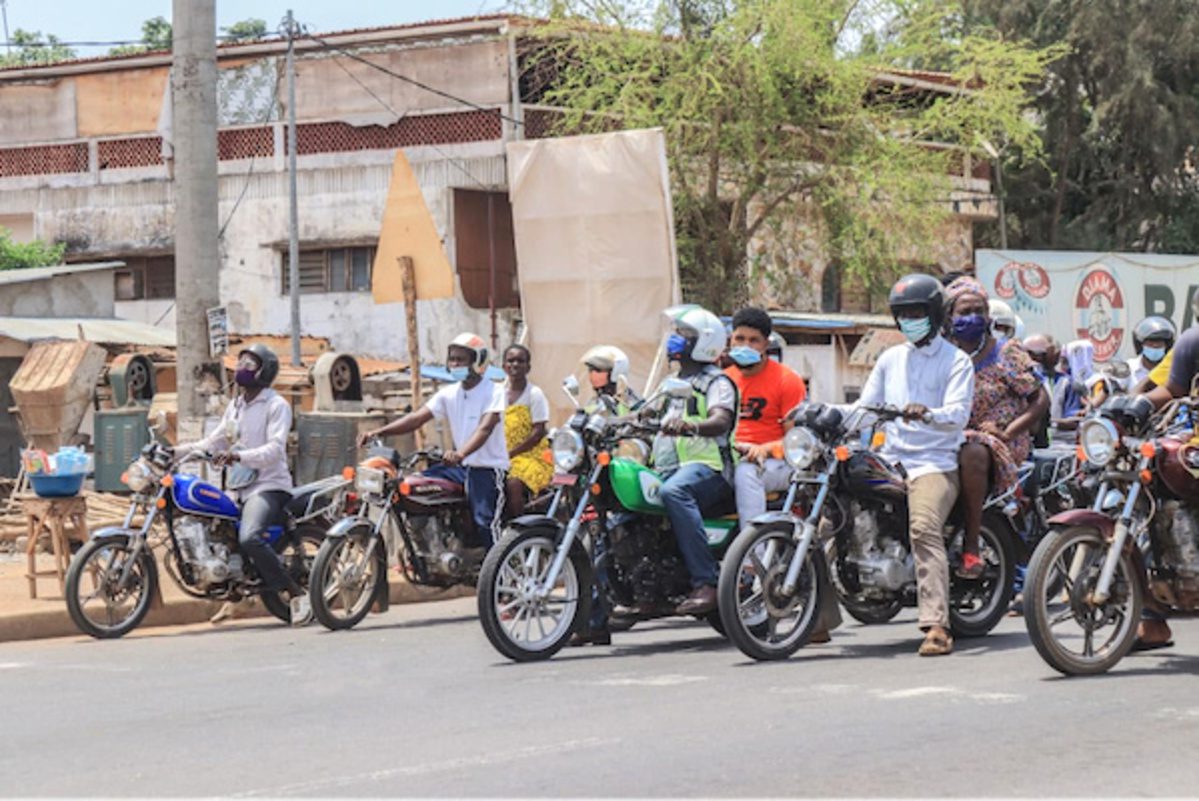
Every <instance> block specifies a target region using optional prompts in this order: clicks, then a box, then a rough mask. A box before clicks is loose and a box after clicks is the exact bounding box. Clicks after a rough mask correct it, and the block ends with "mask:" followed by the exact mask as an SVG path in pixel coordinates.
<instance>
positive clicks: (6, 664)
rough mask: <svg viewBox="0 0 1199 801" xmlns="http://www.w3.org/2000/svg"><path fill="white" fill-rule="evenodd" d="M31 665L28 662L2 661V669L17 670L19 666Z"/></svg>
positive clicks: (0, 668) (0, 665)
mask: <svg viewBox="0 0 1199 801" xmlns="http://www.w3.org/2000/svg"><path fill="white" fill-rule="evenodd" d="M23 667H29V663H28V662H0V670H16V669H17V668H23Z"/></svg>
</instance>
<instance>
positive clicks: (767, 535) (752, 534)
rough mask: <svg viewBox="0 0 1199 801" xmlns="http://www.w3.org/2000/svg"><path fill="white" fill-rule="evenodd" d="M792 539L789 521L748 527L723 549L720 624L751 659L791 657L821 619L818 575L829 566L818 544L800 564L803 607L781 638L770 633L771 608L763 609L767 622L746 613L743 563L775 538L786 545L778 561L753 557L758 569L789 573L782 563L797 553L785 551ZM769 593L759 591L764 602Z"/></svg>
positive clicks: (719, 587) (798, 590)
mask: <svg viewBox="0 0 1199 801" xmlns="http://www.w3.org/2000/svg"><path fill="white" fill-rule="evenodd" d="M791 537H792V526H791V525H790V524H789V523H787V524H773V525H767V526H763V527H761V528H759V527H757V526H754V525H750V526H749V527H748V528H746V529H745V530H743V531H742V532H741V533H740V534H738V535H737V538H736V539H735V540H733V544H732V545H730V546H729V549H728V552H727V553H725V555H724V559H722V560H721V563H720V582H719V584H718V585H717V588H716V599H717V601H716V603H717V609H718V610H719V613H720V619H721V623H722V624H723V626H724V633H725V636H727V637H728V638H729V639H730V640H731V641H732V643H733V644H734V645H736V646H737V648H738V650H740V651H741V653H743V654H745V655H746V656H748V657H750V658H752V659H757V660H759V661H772V660H776V659H786V658H787V657H789V656H791V655H792V654H794V653H795V652H796V651H798V650H799V649H800V648H802V647H803V646H804V645H806V644H807V642H808V638H809V637H811V636H812V632H813V631H814V630H815V629H816V624H817V622H818V621H819V618H820V604H821V598H820V581H819V576H820V573H819V572H818V571H821V570H827V569H828V568H827V567H826V566H825V561H824V552H823V551H822V550H821V549H820V547H819V546H818V545H816V544H815V543H814V544H813V546H812V547H811V548H810V549H809V550H808V554H807V558H806V559H805V560H804V564H803V565H802V566H801V567H800V572H799V583H798V586H797V589H796V595H797V596H800V597H799V601H800V603H802V604H803V611H802V612H801V615H800V617H799V619H798V620H797V621H796V624H795V626H794V627H793V628H792V629H791V631H789V632H788V633H787V634H786V636H784V637H783V638H782V639H781V640H780V641H777V642H774V641H772V639H773V638H774V636H775V632H774V631H772V618H771V617H770V612H769V609H767V610H766V611H765V617H766V620H765V621H764V622H757V618H756V616H754V617H753V620H754V621H755V622H747V621H746V620H745V619H743V617H742V609H741V607H742V605H743V603H742V597H741V596H742V595H743V593H744V592H745V591H746V590H747V586H746V584H745V582H744V581H743V580H742V569H741V567H742V563H743V562H745V560H746V559H747V558H749V557H750V555H751V553H752V552H753V551H754V550H755V549H756V548H759V547H761V546H764V545H765V544H766V542H767V540H776V541H777V542H779V543H782V544H784V550H783V551H781V552H780V558H779V560H778V561H777V562H776V563H774V564H773V565H769V566H768V565H760V562H759V559H758V557H754V561H755V563H757V564H755V566H754V567H755V571H758V570H760V567H765V568H766V570H767V572H768V574H776V570H779V569H784V572H785V568H784V565H785V563H786V562H788V561H789V557H787V554H788V553H792V552H793V550H791V551H788V550H786V547H787V546H788V545H793V540H792V539H791ZM759 565H760V567H759ZM775 578H776V579H777V578H778V576H777V575H775ZM751 589H752V588H751ZM765 593H766V590H764V589H763V590H760V591H759V592H758V593H755V594H760V595H762V596H763V601H762V603H763V604H767V603H768V602H767V600H766V598H765ZM751 597H752V595H751ZM788 603H790V601H788Z"/></svg>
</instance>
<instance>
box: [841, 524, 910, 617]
mask: <svg viewBox="0 0 1199 801" xmlns="http://www.w3.org/2000/svg"><path fill="white" fill-rule="evenodd" d="M836 559H837V545H836V542H835V541H834V540H831V539H830V540H829V541H828V542H827V543H826V544H825V549H824V560H825V562H826V563H827V562H833V563H835V562H836ZM831 575H832V579H833V587H834V589H835V590H836V593H837V600H838V601H840V603H841V606H843V607H845V611H846V612H848V613H849V616H850V617H852V618H853V619H854V620H856V621H858V622H859V623H861V624H863V625H866V626H875V625H878V624H881V623H889V622H890V621H891V620H892V619H894V617H895V616H896V615H898V614H899V613H900V612H901V611H903V599H902V598H895V597H891V598H867V597H866V596H864V595H860V594H855V593H851V592H850V591H849V590H847V589H845V585H844V584H842V583H841V576H839V575H838V574H837V571H836V570H833V571H832V572H831Z"/></svg>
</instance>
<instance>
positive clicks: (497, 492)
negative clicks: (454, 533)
mask: <svg viewBox="0 0 1199 801" xmlns="http://www.w3.org/2000/svg"><path fill="white" fill-rule="evenodd" d="M424 474H425V475H426V476H433V477H434V478H443V479H445V480H446V481H453V482H454V483H455V484H461V485H462V486H464V487H466V500H467V501H468V502H469V503H470V515H471V518H473V520H474V522H475V541H474V542H471V543H470V544H471V545H483V546H486V547H488V548H490V547H491V546H492V545H493V544H495V541H496V540H497V539H499V532H500V514H501V512H503V509H504V471H503V470H497V469H496V468H494V467H464V466H462V465H460V464H455V465H448V464H435V465H431V466H430V467H429V469H428V470H426V471H425V473H424Z"/></svg>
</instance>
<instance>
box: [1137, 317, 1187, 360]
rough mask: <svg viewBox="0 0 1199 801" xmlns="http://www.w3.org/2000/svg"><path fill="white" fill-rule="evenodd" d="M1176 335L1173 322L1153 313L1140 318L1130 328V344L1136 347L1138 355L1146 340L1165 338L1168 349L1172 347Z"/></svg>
mask: <svg viewBox="0 0 1199 801" xmlns="http://www.w3.org/2000/svg"><path fill="white" fill-rule="evenodd" d="M1177 335H1178V332H1177V331H1175V330H1174V323H1172V322H1170V321H1169V320H1167V319H1166V318H1165V317H1159V316H1158V315H1156V314H1155V315H1153V316H1152V317H1146V318H1145V319H1144V320H1141V321H1140V322H1139V323H1137V327H1136V328H1134V329H1132V346H1133V348H1135V349H1136V352H1137V355H1140V353H1141V350H1142V349H1143V348H1144V347H1145V342H1146V341H1147V340H1150V339H1164V340H1166V350H1169V349H1170V348H1172V347H1174V339H1175V337H1177Z"/></svg>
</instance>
